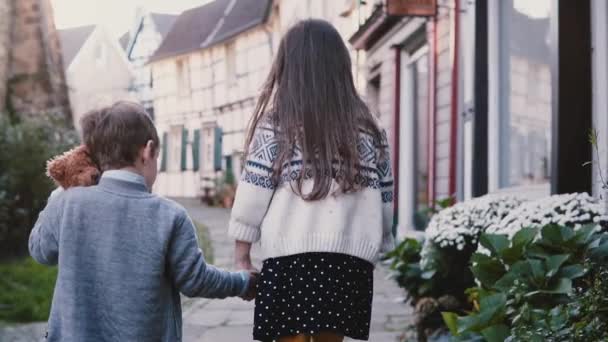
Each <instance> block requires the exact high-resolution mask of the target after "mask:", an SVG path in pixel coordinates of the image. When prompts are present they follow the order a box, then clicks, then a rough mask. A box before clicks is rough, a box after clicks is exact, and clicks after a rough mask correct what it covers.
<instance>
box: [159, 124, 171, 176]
mask: <svg viewBox="0 0 608 342" xmlns="http://www.w3.org/2000/svg"><path fill="white" fill-rule="evenodd" d="M160 148H161V149H162V150H161V152H162V155H161V159H160V172H165V171H167V149H169V146H167V132H164V133H163V141H162V145H161V147H160Z"/></svg>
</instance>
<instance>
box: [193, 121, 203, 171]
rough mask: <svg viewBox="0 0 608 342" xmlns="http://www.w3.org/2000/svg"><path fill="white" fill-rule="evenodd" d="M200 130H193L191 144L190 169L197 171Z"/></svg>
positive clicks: (198, 165) (199, 155) (198, 166)
mask: <svg viewBox="0 0 608 342" xmlns="http://www.w3.org/2000/svg"><path fill="white" fill-rule="evenodd" d="M200 147H201V130H200V129H195V130H194V141H193V142H192V169H193V170H194V171H198V170H199V168H200V158H201V153H200Z"/></svg>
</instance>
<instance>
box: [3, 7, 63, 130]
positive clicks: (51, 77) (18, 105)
mask: <svg viewBox="0 0 608 342" xmlns="http://www.w3.org/2000/svg"><path fill="white" fill-rule="evenodd" d="M13 6H14V16H13V20H14V22H13V25H12V37H11V39H10V44H9V47H10V52H11V56H10V58H9V60H10V62H9V63H10V64H9V70H10V71H9V77H8V83H7V85H8V86H7V88H8V99H7V101H8V103H7V106H8V107H9V108H11V109H12V110H14V112H15V113H19V114H21V115H24V116H37V115H40V113H46V114H49V115H53V116H56V117H58V118H61V119H65V122H66V124H67V125H71V112H70V108H69V100H68V92H67V86H66V81H65V75H64V68H63V62H62V57H61V49H60V45H59V37H58V35H57V30H56V29H55V23H54V18H53V12H52V7H51V4H50V0H19V1H17V0H13ZM0 20H3V18H0Z"/></svg>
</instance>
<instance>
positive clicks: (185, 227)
mask: <svg viewBox="0 0 608 342" xmlns="http://www.w3.org/2000/svg"><path fill="white" fill-rule="evenodd" d="M168 263H169V265H168V268H169V271H168V272H169V273H170V276H171V278H172V281H173V283H174V284H175V286H176V287H177V289H179V291H180V292H181V293H183V294H185V295H186V296H188V297H205V298H226V297H234V296H240V295H243V294H244V293H245V292H246V291H247V289H248V286H249V273H248V272H228V271H225V270H221V269H218V268H216V267H214V266H212V265H208V264H207V263H206V262H205V257H204V256H203V252H202V251H201V249H200V248H199V246H198V241H197V237H196V232H195V228H194V225H193V224H192V220H190V218H189V217H188V216H187V215H186V214H184V218H183V220H182V221H181V222H180V223H179V224H178V225H177V226H176V227H175V229H174V231H173V236H172V237H171V241H170V242H169V248H168Z"/></svg>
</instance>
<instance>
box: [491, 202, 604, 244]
mask: <svg viewBox="0 0 608 342" xmlns="http://www.w3.org/2000/svg"><path fill="white" fill-rule="evenodd" d="M606 222H608V217H607V216H606V214H605V213H603V208H602V206H601V204H600V203H599V202H598V201H597V200H596V199H594V198H593V197H591V196H589V195H588V194H586V193H574V194H563V195H553V196H550V197H546V198H542V199H539V200H535V201H530V202H526V203H524V204H522V205H521V206H519V207H518V208H517V209H515V210H513V211H512V212H511V213H510V214H509V215H507V216H506V217H505V218H504V219H503V220H501V221H500V223H499V224H495V225H492V227H490V228H488V229H487V232H488V233H493V234H506V235H509V236H510V237H511V236H513V235H515V233H517V232H518V231H519V230H521V229H522V228H540V227H543V226H545V225H547V224H550V223H557V224H560V225H563V226H568V227H572V228H573V229H579V228H580V227H582V226H584V225H587V224H593V223H600V224H601V223H606Z"/></svg>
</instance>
